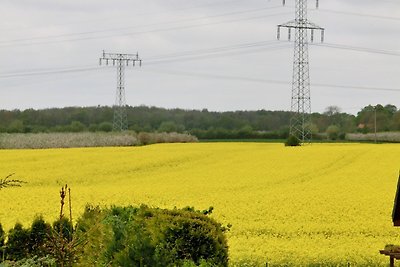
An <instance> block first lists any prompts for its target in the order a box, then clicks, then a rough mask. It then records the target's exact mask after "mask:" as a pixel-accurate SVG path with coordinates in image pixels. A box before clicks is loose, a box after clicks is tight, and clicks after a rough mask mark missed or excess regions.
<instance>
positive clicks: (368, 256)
mask: <svg viewBox="0 0 400 267" xmlns="http://www.w3.org/2000/svg"><path fill="white" fill-rule="evenodd" d="M0 166H1V168H0V178H3V177H5V176H7V175H8V174H10V173H16V175H15V178H19V179H22V180H25V181H27V182H28V183H27V184H25V185H23V187H21V188H8V189H3V190H1V191H0V222H1V223H2V224H3V226H4V227H5V228H6V229H9V228H11V227H12V226H13V225H14V224H15V222H16V221H20V222H22V223H23V224H25V225H28V224H29V223H30V222H31V221H32V219H33V217H34V216H35V214H42V215H43V216H44V217H45V218H46V219H47V220H49V221H52V220H54V219H55V218H56V217H57V215H58V212H59V211H58V209H59V197H58V191H59V189H60V187H61V186H62V185H64V184H65V183H68V185H69V186H70V187H71V188H72V205H73V210H74V215H73V216H74V217H75V218H76V217H78V216H79V213H81V212H82V211H83V208H84V206H85V204H86V203H91V204H95V205H97V204H99V205H111V204H116V205H128V204H140V203H145V204H148V205H150V206H159V207H163V208H173V207H175V206H176V207H184V206H194V207H195V208H197V209H206V208H208V207H209V206H213V207H214V213H213V215H212V216H213V217H214V218H215V219H217V220H218V221H219V222H221V223H223V224H225V225H227V224H232V228H231V231H230V232H229V233H228V242H229V246H230V259H231V262H232V264H236V265H244V263H245V262H247V263H249V265H247V266H250V263H252V264H254V265H258V266H265V262H266V261H268V263H269V264H270V266H273V265H279V264H281V265H283V264H287V265H299V266H304V265H309V264H313V263H315V264H323V265H328V264H331V265H345V266H347V263H350V264H351V265H352V266H354V265H359V266H366V265H368V266H371V265H382V266H385V265H386V264H387V263H388V259H387V258H386V257H384V256H381V255H380V254H379V249H383V247H384V246H385V245H386V244H389V243H397V244H400V229H396V228H394V227H393V225H392V222H391V212H392V207H393V200H394V196H395V192H396V186H397V178H398V173H399V168H400V145H392V144H384V145H374V144H313V145H309V146H304V147H295V148H291V147H284V146H283V145H282V144H265V143H197V144H162V145H152V146H143V147H126V148H85V149H54V150H52V149H50V150H1V151H0Z"/></svg>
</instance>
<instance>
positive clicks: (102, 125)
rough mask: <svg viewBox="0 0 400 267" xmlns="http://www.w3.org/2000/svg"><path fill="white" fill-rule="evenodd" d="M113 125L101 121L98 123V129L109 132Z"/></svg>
mask: <svg viewBox="0 0 400 267" xmlns="http://www.w3.org/2000/svg"><path fill="white" fill-rule="evenodd" d="M112 129H113V125H112V123H111V122H102V123H100V124H99V127H98V130H99V131H101V132H111V131H112Z"/></svg>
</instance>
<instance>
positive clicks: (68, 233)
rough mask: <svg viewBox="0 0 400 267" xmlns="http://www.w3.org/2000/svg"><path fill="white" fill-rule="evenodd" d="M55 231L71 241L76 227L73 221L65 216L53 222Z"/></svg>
mask: <svg viewBox="0 0 400 267" xmlns="http://www.w3.org/2000/svg"><path fill="white" fill-rule="evenodd" d="M53 231H54V232H56V233H58V234H60V235H61V237H63V238H64V239H66V240H68V241H71V240H72V235H73V233H74V228H73V225H72V223H71V221H70V220H69V219H67V218H65V217H64V218H62V219H58V220H57V221H55V222H54V223H53Z"/></svg>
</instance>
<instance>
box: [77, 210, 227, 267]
mask: <svg viewBox="0 0 400 267" xmlns="http://www.w3.org/2000/svg"><path fill="white" fill-rule="evenodd" d="M225 230H226V229H225V228H224V227H222V226H221V225H220V224H219V223H217V222H216V221H214V220H213V219H211V218H209V217H208V216H207V215H205V214H204V213H203V212H199V211H193V209H192V210H189V209H182V210H178V209H175V210H163V209H155V208H149V207H147V206H141V207H113V208H111V209H107V210H103V211H101V210H100V209H99V208H91V207H87V208H86V210H85V213H84V214H83V216H82V217H81V219H80V220H79V222H78V228H77V233H78V234H79V233H81V234H86V235H88V238H89V239H90V240H88V245H87V246H85V248H84V253H83V257H82V259H81V262H80V264H89V263H93V262H94V261H96V262H97V264H99V265H104V264H109V266H177V265H178V266H181V265H184V264H186V265H185V266H191V265H188V264H189V263H190V262H191V263H193V264H196V265H199V264H201V266H208V265H206V264H209V266H227V265H228V246H227V242H226V238H225V235H224V231H225Z"/></svg>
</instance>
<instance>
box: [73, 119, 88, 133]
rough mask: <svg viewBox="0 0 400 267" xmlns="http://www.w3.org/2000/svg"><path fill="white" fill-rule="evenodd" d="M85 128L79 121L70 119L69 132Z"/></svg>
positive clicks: (81, 130) (80, 130)
mask: <svg viewBox="0 0 400 267" xmlns="http://www.w3.org/2000/svg"><path fill="white" fill-rule="evenodd" d="M85 129H86V127H85V125H84V124H83V123H81V122H79V121H72V122H71V124H70V130H71V132H74V133H77V132H83V131H84V130H85Z"/></svg>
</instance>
